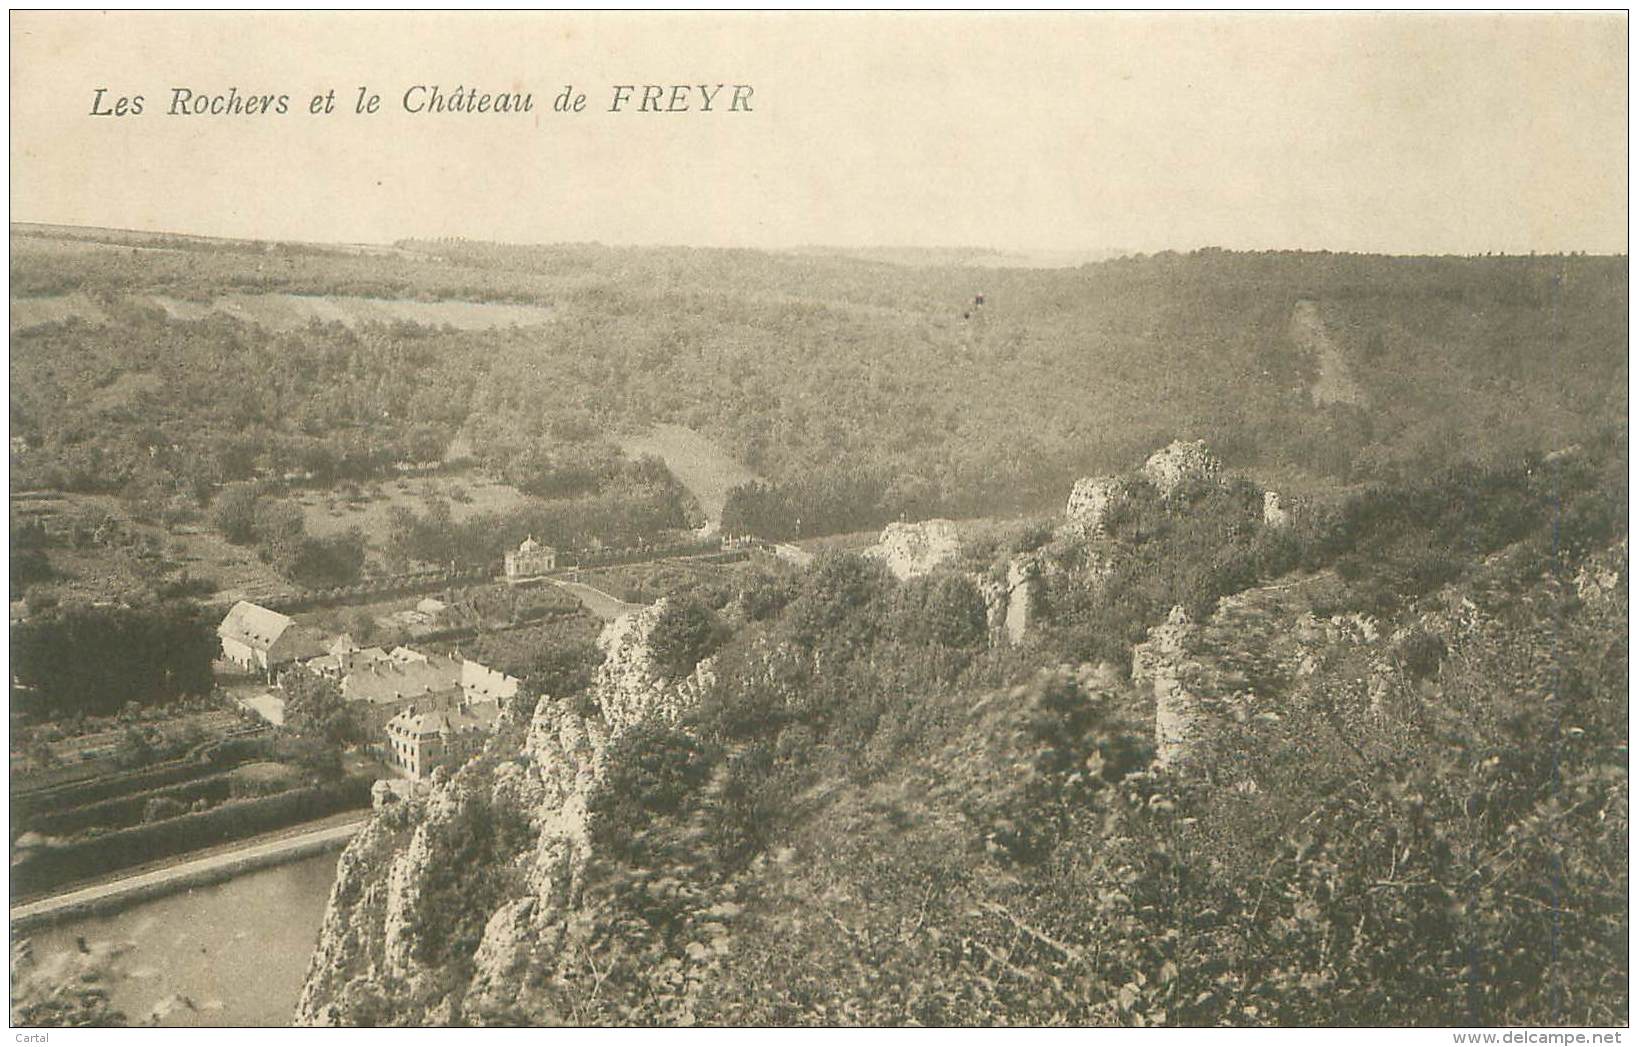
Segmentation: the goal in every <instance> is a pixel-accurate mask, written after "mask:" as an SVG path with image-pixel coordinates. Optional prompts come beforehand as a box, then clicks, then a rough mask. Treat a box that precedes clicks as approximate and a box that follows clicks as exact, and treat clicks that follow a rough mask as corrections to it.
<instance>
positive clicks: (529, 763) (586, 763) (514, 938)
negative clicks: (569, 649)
mask: <svg viewBox="0 0 1638 1047" xmlns="http://www.w3.org/2000/svg"><path fill="white" fill-rule="evenodd" d="M664 610H665V602H664V601H661V602H660V603H657V604H655V605H654V606H652V607H647V608H644V609H642V610H641V611H637V612H633V613H632V614H629V615H625V616H623V617H621V618H617V619H615V620H614V621H612V622H610V623H609V624H608V625H606V626H605V627H604V629H603V632H602V634H601V635H600V636H599V638H598V645H599V647H600V648H601V649H602V651H603V652H604V656H605V657H604V661H603V664H602V666H601V668H600V669H599V671H598V673H597V675H596V678H595V681H594V683H593V685H592V687H591V688H590V690H589V692H588V693H589V697H590V699H591V701H592V704H593V705H594V706H595V709H594V710H593V709H586V708H585V707H584V706H580V707H578V708H577V707H574V706H572V705H571V704H570V703H567V702H561V701H556V700H553V699H551V698H543V699H541V701H540V702H539V703H538V705H537V706H536V708H535V711H534V715H533V717H532V718H531V719H530V720H529V723H528V727H527V732H526V734H525V740H524V743H523V746H522V750H521V751H520V752H519V753H518V754H517V756H516V757H515V758H513V759H510V760H506V761H503V762H502V763H500V764H499V766H497V767H495V768H494V770H493V772H492V773H489V774H485V775H478V774H468V773H467V772H461V773H458V774H456V775H455V776H453V777H451V776H448V775H442V774H440V775H436V776H435V777H434V781H433V784H432V786H431V788H430V790H428V791H427V792H426V793H425V794H424V795H419V794H418V795H415V796H412V797H410V798H407V799H405V800H403V801H402V802H396V803H383V805H382V806H381V807H380V809H379V810H378V811H377V812H376V814H375V816H374V817H373V818H372V820H371V821H370V823H369V824H368V825H367V826H365V828H364V829H363V830H362V831H360V833H359V834H358V836H357V837H355V838H354V840H353V842H352V844H350V845H349V846H348V848H347V850H346V851H345V852H343V854H342V857H341V860H340V864H339V866H338V870H337V876H336V884H335V887H334V888H333V890H332V891H331V895H330V904H329V908H328V910H327V911H326V914H325V918H324V924H323V927H322V929H321V931H320V935H319V943H318V946H317V949H316V950H315V952H314V956H313V960H312V963H311V965H310V967H309V969H308V977H307V982H306V985H305V986H304V988H303V991H302V995H301V999H300V1001H299V1003H298V1005H297V1009H296V1014H295V1021H296V1024H298V1025H330V1024H351V1023H353V1022H355V1021H357V1020H359V1019H358V1015H359V1008H361V1007H365V1006H367V1005H368V1001H370V1000H372V999H374V1000H379V999H380V998H381V996H382V993H383V987H387V986H390V987H392V988H393V991H394V992H395V994H396V997H395V998H397V999H400V1000H402V999H427V1000H429V1002H428V1003H427V1004H426V1005H425V1006H426V1008H427V1009H426V1010H425V1011H424V1013H418V1014H416V1015H399V1017H401V1018H406V1017H407V1018H415V1019H419V1020H420V1021H423V1022H425V1023H428V1024H440V1023H448V1022H451V1021H455V1020H458V1019H459V1013H458V1011H457V1003H456V1001H455V1000H454V999H452V998H440V999H437V1000H431V999H430V997H431V996H433V995H436V992H435V991H434V987H436V986H437V985H439V984H440V983H439V981H438V978H437V974H438V972H435V971H429V970H427V969H425V968H423V967H422V966H421V965H420V963H419V962H418V961H417V959H416V954H417V950H416V940H415V934H416V931H415V920H414V913H415V909H416V903H417V901H418V899H419V898H420V897H421V895H422V892H423V890H424V889H425V887H426V886H427V884H428V883H429V882H430V877H432V876H433V875H434V874H435V873H436V872H437V871H438V870H439V868H440V865H441V864H443V863H447V862H449V861H451V860H452V858H451V856H449V855H447V854H442V853H440V850H439V847H440V844H439V843H438V842H437V841H439V840H440V839H442V838H444V836H445V834H444V833H442V832H441V830H442V829H443V828H444V827H445V825H446V824H447V823H449V822H451V821H453V820H455V819H460V818H462V817H464V816H465V815H466V813H467V808H468V807H469V806H470V805H472V804H475V803H481V802H483V801H485V800H487V801H488V803H489V804H490V805H491V807H492V809H495V810H504V811H509V812H518V813H521V814H523V815H524V816H525V817H526V818H527V820H528V824H529V827H530V829H531V830H533V832H534V833H535V837H534V843H533V846H532V847H529V848H526V849H525V850H523V851H522V852H521V853H519V854H518V855H517V857H516V858H515V859H514V861H515V862H516V874H515V875H516V880H517V882H519V883H521V884H522V886H523V894H522V895H521V896H520V897H513V898H510V899H508V900H506V901H505V902H503V903H502V904H500V905H499V906H498V907H497V909H496V911H495V912H493V913H491V914H490V915H489V916H488V919H487V922H486V924H485V925H484V930H483V935H482V938H481V940H480V942H479V945H478V948H477V950H476V952H475V953H474V955H473V965H474V973H473V977H472V980H471V982H470V984H469V985H468V986H466V987H465V998H466V1000H467V1001H468V1002H469V1003H471V1002H473V1001H484V1000H500V1001H502V1002H505V1001H509V1000H514V999H515V998H516V995H517V989H518V984H517V980H516V977H515V975H516V972H517V971H518V969H519V967H520V965H521V964H522V963H523V962H524V961H525V960H526V959H528V958H529V957H531V956H539V955H541V953H540V952H539V950H541V949H542V948H543V947H547V946H549V943H551V942H553V941H556V940H558V938H560V937H561V935H562V933H563V928H564V925H565V921H566V920H567V918H568V916H569V915H570V913H571V912H572V910H573V907H574V905H575V904H576V901H577V899H578V898H579V896H580V893H581V890H582V888H583V886H584V876H585V871H586V868H587V865H588V863H589V861H590V860H591V858H592V857H593V855H592V849H593V844H592V835H593V832H592V830H593V826H592V824H591V819H592V815H591V814H590V813H589V810H588V801H589V800H590V799H591V797H592V796H593V794H594V792H595V791H596V790H597V789H598V788H599V787H600V785H601V783H602V781H603V780H604V777H605V775H606V754H607V752H608V750H609V747H610V745H611V744H612V743H613V742H614V741H615V740H616V739H618V738H619V736H620V735H621V734H622V733H624V732H625V731H628V730H630V729H631V728H632V727H634V726H636V725H637V724H641V723H649V722H655V721H659V722H664V723H676V722H677V721H678V719H679V718H681V717H682V716H683V715H684V714H685V713H686V712H687V711H688V710H689V709H691V708H692V707H693V705H694V704H695V703H697V702H698V701H699V699H700V696H701V694H702V692H703V690H704V689H705V688H706V687H707V686H709V684H710V680H711V669H710V665H709V660H707V661H706V662H702V663H701V664H700V666H699V667H697V668H696V669H695V671H694V673H693V674H692V675H690V676H689V677H687V678H685V679H682V680H668V679H665V678H663V677H662V676H661V675H660V673H659V672H658V671H657V669H656V667H655V663H654V659H653V656H652V653H651V652H650V650H649V638H650V635H651V634H652V631H653V629H654V626H655V623H656V622H657V621H658V620H659V619H660V616H661V615H662V614H663V613H664ZM588 713H589V715H588ZM477 790H487V796H485V795H483V794H482V793H481V792H478V791H477Z"/></svg>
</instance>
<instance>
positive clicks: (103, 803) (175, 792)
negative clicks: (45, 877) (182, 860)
mask: <svg viewBox="0 0 1638 1047" xmlns="http://www.w3.org/2000/svg"><path fill="white" fill-rule="evenodd" d="M229 773H230V772H225V771H224V772H221V773H218V774H212V775H210V776H209V777H206V778H194V779H192V780H190V781H185V782H177V783H175V784H174V785H162V786H160V787H158V788H156V789H144V790H143V791H142V792H136V793H128V794H126V795H124V796H115V797H113V798H111V799H107V800H99V801H97V802H96V803H88V804H85V805H83V806H81V807H74V808H71V809H69V810H66V811H57V812H54V813H52V814H46V815H42V816H40V817H37V818H29V819H20V820H19V821H18V822H17V823H14V824H15V825H16V827H17V828H20V829H22V830H24V831H28V830H33V831H34V832H39V833H44V834H45V835H47V836H72V835H73V834H75V833H77V832H83V831H85V830H86V829H91V828H95V827H101V828H104V829H123V828H125V827H127V826H131V825H137V824H139V823H140V822H141V821H142V813H143V811H144V809H145V808H146V807H147V804H148V801H149V800H152V799H157V798H158V797H162V796H163V797H166V798H168V799H172V800H176V801H178V802H179V803H181V804H182V805H183V806H184V807H186V806H191V805H192V804H193V802H194V801H196V800H209V801H210V802H211V804H212V805H215V804H218V803H221V802H222V801H223V800H225V799H227V797H228V793H229V791H230V787H231V783H230V782H229V780H228V774H229Z"/></svg>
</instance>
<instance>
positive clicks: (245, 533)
mask: <svg viewBox="0 0 1638 1047" xmlns="http://www.w3.org/2000/svg"><path fill="white" fill-rule="evenodd" d="M259 502H260V497H259V496H258V495H257V493H256V487H255V485H253V484H229V485H228V486H226V487H224V488H222V490H221V492H220V493H219V494H217V496H216V501H215V503H214V504H213V505H212V506H211V512H210V518H211V523H213V524H214V525H215V526H216V529H217V530H218V531H221V532H222V536H223V537H224V538H226V539H227V540H228V541H230V542H232V543H233V544H234V545H248V544H250V542H251V541H252V540H254V539H255V537H256V507H257V505H258V504H259Z"/></svg>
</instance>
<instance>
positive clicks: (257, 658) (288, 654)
mask: <svg viewBox="0 0 1638 1047" xmlns="http://www.w3.org/2000/svg"><path fill="white" fill-rule="evenodd" d="M216 635H217V636H218V637H220V638H221V641H222V657H223V658H225V659H226V660H228V661H230V662H232V663H234V664H235V665H239V666H243V667H244V668H246V669H260V670H262V671H263V672H264V673H266V674H267V676H268V679H270V680H271V679H272V677H273V673H274V671H275V670H276V669H279V668H281V667H283V666H286V665H290V664H291V663H293V662H298V661H301V660H303V659H306V658H312V657H314V656H316V655H320V654H323V653H324V648H323V646H322V645H321V644H320V643H319V642H318V639H317V638H316V637H314V636H313V635H311V634H310V633H308V631H307V630H306V629H303V628H302V627H301V626H299V625H297V624H296V623H295V622H294V621H293V620H292V619H290V618H288V617H286V616H285V615H282V614H280V613H279V612H277V611H270V610H268V609H267V608H265V607H260V606H258V605H256V604H253V603H251V602H249V601H248V600H240V601H239V602H238V603H236V604H234V605H233V608H232V610H230V611H228V613H227V617H225V618H223V619H222V624H221V625H218V626H217V627H216Z"/></svg>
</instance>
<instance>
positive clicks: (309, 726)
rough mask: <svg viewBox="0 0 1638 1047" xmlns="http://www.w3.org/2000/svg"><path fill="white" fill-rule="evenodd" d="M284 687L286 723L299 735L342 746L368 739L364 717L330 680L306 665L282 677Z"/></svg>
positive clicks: (334, 746) (280, 683)
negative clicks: (313, 671)
mask: <svg viewBox="0 0 1638 1047" xmlns="http://www.w3.org/2000/svg"><path fill="white" fill-rule="evenodd" d="M279 686H280V687H282V688H283V689H284V696H285V697H284V727H285V730H286V731H288V732H289V733H291V734H293V735H295V736H296V737H297V738H301V739H307V740H310V741H316V742H320V743H322V744H324V745H327V746H330V747H331V748H333V749H341V748H344V747H346V746H349V745H354V744H357V743H359V742H362V741H364V740H365V737H366V731H365V724H364V720H363V718H362V717H361V716H360V715H359V714H358V712H357V711H356V710H355V709H354V708H353V703H351V702H349V701H347V699H345V698H343V697H342V695H341V689H340V688H339V687H337V686H336V685H335V683H333V682H332V681H330V680H327V679H325V678H324V677H322V676H319V675H318V674H317V673H312V672H308V671H306V670H305V669H292V670H290V671H289V672H287V673H285V674H284V676H282V677H280V678H279Z"/></svg>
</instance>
